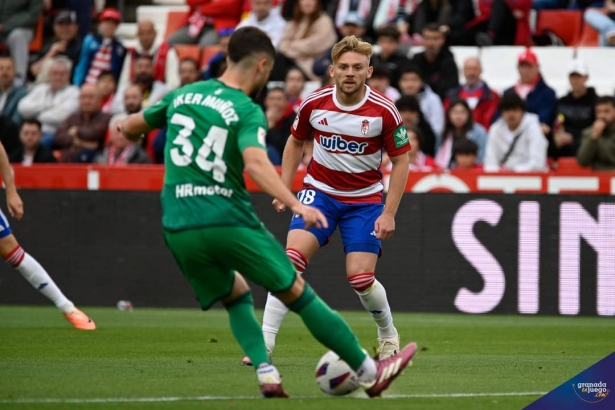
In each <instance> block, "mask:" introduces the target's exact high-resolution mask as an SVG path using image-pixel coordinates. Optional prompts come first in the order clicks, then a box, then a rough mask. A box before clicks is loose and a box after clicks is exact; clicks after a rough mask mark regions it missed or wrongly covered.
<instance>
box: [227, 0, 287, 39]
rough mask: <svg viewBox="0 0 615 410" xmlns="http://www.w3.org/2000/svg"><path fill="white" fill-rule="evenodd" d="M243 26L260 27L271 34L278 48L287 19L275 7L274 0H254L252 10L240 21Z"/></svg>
mask: <svg viewBox="0 0 615 410" xmlns="http://www.w3.org/2000/svg"><path fill="white" fill-rule="evenodd" d="M242 27H258V28H260V29H261V30H263V31H264V32H265V33H267V34H268V35H269V37H270V38H271V42H272V43H273V46H274V47H275V48H278V45H279V44H280V40H281V39H282V34H283V33H284V29H285V28H286V20H284V18H283V17H282V16H281V15H280V10H279V8H277V7H273V1H272V0H252V11H251V12H250V14H249V15H248V17H246V18H245V19H243V20H242V21H241V23H239V25H238V26H237V29H240V28H242Z"/></svg>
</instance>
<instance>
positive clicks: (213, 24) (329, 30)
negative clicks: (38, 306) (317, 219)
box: [0, 0, 615, 172]
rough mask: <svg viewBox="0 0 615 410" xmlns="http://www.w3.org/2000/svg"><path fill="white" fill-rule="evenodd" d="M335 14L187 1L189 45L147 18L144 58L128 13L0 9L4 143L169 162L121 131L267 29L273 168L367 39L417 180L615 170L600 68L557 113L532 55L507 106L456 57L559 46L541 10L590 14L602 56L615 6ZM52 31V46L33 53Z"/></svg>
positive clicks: (299, 5)
mask: <svg viewBox="0 0 615 410" xmlns="http://www.w3.org/2000/svg"><path fill="white" fill-rule="evenodd" d="M324 3H325V5H324V6H323V5H322V4H321V3H320V2H319V1H318V0H286V1H282V0H279V1H275V0H217V1H216V0H186V4H187V5H188V6H189V11H188V12H186V13H185V19H184V21H183V22H182V24H181V25H180V27H179V28H178V29H177V30H176V31H174V32H173V33H171V34H170V35H169V36H167V38H166V39H164V40H162V41H160V38H161V36H158V35H157V32H156V26H155V24H154V23H153V22H152V21H149V20H141V21H139V22H138V24H137V33H136V37H137V44H136V46H134V47H130V48H127V47H126V46H125V45H124V44H122V41H120V40H119V38H118V36H117V29H118V26H119V24H120V23H121V22H122V15H121V13H120V12H119V11H118V10H116V9H113V8H105V7H104V0H102V1H101V0H97V1H96V2H94V0H21V1H14V0H0V51H1V52H2V53H3V54H1V55H0V127H1V129H2V131H3V132H2V135H1V137H0V139H1V141H2V143H3V144H4V146H5V148H6V150H7V152H8V153H9V157H10V159H11V161H12V162H14V163H21V164H24V165H29V164H32V163H39V162H65V163H68V162H71V163H100V164H109V165H125V164H142V163H162V162H163V151H164V145H165V142H166V129H164V128H163V129H162V130H155V131H152V132H151V133H150V134H149V135H146V136H144V138H143V140H142V143H141V144H134V143H130V142H128V141H127V140H126V139H125V138H123V136H122V135H121V134H120V133H118V132H115V131H114V124H115V123H116V122H117V121H119V120H121V119H123V118H125V117H126V116H127V115H128V114H132V113H136V112H139V111H141V110H142V109H144V108H147V107H149V106H151V105H153V104H155V103H156V102H158V101H159V100H160V99H161V98H163V97H164V96H165V95H166V94H167V93H168V92H170V91H172V90H174V89H176V88H177V87H181V86H182V85H185V84H189V83H192V82H195V81H198V80H205V79H210V78H216V77H218V76H219V75H220V74H221V73H222V72H224V69H225V62H226V59H225V58H226V48H227V45H228V41H229V38H230V36H231V35H232V33H233V30H234V29H236V28H237V27H243V26H256V27H259V28H261V29H263V30H264V31H266V32H267V33H268V34H269V35H270V37H271V39H272V42H273V43H274V45H275V46H276V49H277V50H278V54H277V58H276V62H275V67H274V70H273V72H272V74H271V78H270V82H269V84H268V86H267V88H266V90H264V92H263V93H261V95H258V96H254V98H255V99H256V100H257V101H259V102H260V103H261V105H262V107H263V110H264V112H265V114H266V118H267V121H268V124H269V130H268V134H267V148H268V152H269V156H270V159H271V160H272V162H273V163H274V164H279V163H280V161H281V155H282V151H283V149H284V145H285V143H286V139H287V138H288V135H289V132H288V130H289V127H290V125H291V124H292V123H293V120H294V117H295V113H296V112H297V110H298V108H299V106H300V104H301V101H302V96H305V92H304V89H305V87H306V84H307V83H308V82H315V81H319V82H320V83H321V84H322V85H327V84H330V82H331V79H330V77H329V75H328V67H329V65H330V64H331V60H330V50H331V48H332V46H333V45H334V44H335V43H336V42H337V41H338V39H339V38H341V37H343V36H346V35H356V36H359V37H363V38H364V39H367V40H369V41H372V42H373V44H374V45H375V50H376V53H375V54H374V56H373V59H372V64H373V67H374V69H373V75H372V77H371V78H370V79H369V80H368V84H369V85H370V86H371V87H372V88H373V89H375V90H378V91H379V92H381V93H383V94H384V95H386V96H387V97H388V98H390V99H391V100H392V101H394V102H395V104H396V105H397V108H398V110H399V111H400V113H401V116H402V118H403V121H404V124H405V126H406V128H407V131H408V134H409V137H410V141H411V144H412V147H413V149H412V151H411V152H410V157H411V169H413V170H427V171H429V170H446V169H463V170H468V171H473V170H483V169H484V170H486V171H496V170H509V171H518V172H525V171H545V170H548V169H549V167H550V165H549V164H550V162H549V160H548V159H549V158H556V159H557V158H562V157H576V158H577V161H578V164H579V165H581V166H590V167H592V168H593V169H599V170H608V169H612V170H613V169H615V100H614V97H613V90H600V91H601V92H597V91H596V90H595V89H594V88H591V87H588V86H587V81H588V76H589V68H588V63H591V64H599V63H600V62H596V61H581V60H579V59H574V60H572V61H568V62H564V63H565V64H569V68H568V75H569V82H570V92H569V93H568V94H567V95H565V96H563V97H562V98H559V99H558V98H557V96H556V92H555V91H554V90H553V89H552V88H551V87H549V78H544V77H543V76H542V74H541V70H540V67H541V66H540V61H539V58H538V56H537V54H536V53H534V52H533V51H532V50H531V49H530V48H528V49H526V50H525V51H524V52H522V53H521V54H520V55H519V56H518V58H517V69H518V79H511V82H510V87H509V88H508V89H506V90H505V91H504V92H503V93H502V95H500V94H499V93H498V92H496V91H495V90H494V89H492V88H490V86H489V84H487V83H486V82H485V81H484V80H483V78H482V76H481V74H482V67H481V61H480V59H478V58H475V57H471V58H468V59H467V60H465V62H464V63H463V67H458V66H457V63H456V61H455V58H454V56H453V54H452V53H451V51H450V48H449V47H450V46H468V45H478V46H481V47H487V46H497V45H522V46H531V45H545V44H553V45H557V44H559V43H560V42H561V40H560V39H559V38H557V36H556V35H555V34H554V33H553V32H547V31H541V32H534V33H532V32H531V30H530V27H531V25H530V14H531V13H530V11H531V10H532V8H533V9H536V10H544V9H549V8H560V9H561V8H574V9H581V10H584V11H583V13H584V18H585V20H586V22H587V24H589V25H590V26H591V27H593V28H595V30H596V31H597V32H598V35H599V43H600V45H601V46H605V47H606V46H615V3H614V1H613V0H606V1H605V2H604V3H596V2H593V1H587V0H574V1H569V0H533V1H531V0H478V2H477V3H476V4H477V6H478V7H477V8H476V9H475V7H474V2H472V1H471V0H423V1H414V0H413V1H405V0H379V1H378V0H377V1H371V0H336V1H327V2H324ZM93 16H95V17H93ZM45 21H49V22H50V24H49V25H50V27H51V30H52V35H51V36H49V38H46V39H45V40H44V41H43V42H42V44H41V47H40V49H39V50H38V51H37V52H33V53H30V52H29V49H30V45H31V41H33V39H34V38H35V37H36V35H40V32H41V30H43V27H42V26H43V25H44V22H45ZM93 27H95V28H94V29H93ZM185 44H194V45H197V46H198V47H200V48H201V49H202V50H213V52H212V53H211V55H210V56H209V58H207V60H206V61H205V64H202V61H200V60H199V59H196V58H193V57H187V56H182V55H181V53H180V52H179V51H178V47H180V46H181V45H185ZM415 47H420V48H421V49H422V50H423V51H421V52H418V53H415V52H414V50H415ZM613 51H614V52H615V50H613ZM460 72H461V73H462V74H463V77H462V78H464V79H465V80H464V81H463V82H460V78H459V73H460ZM600 94H602V95H600ZM307 161H309V153H308V154H307V155H306V158H305V163H306V164H307ZM387 166H389V164H388V161H387V158H386V156H385V158H384V161H383V167H387Z"/></svg>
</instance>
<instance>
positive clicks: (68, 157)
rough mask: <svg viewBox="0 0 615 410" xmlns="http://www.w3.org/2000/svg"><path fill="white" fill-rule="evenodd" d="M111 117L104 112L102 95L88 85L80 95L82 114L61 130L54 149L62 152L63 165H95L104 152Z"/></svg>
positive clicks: (70, 117) (63, 124)
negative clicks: (96, 159)
mask: <svg viewBox="0 0 615 410" xmlns="http://www.w3.org/2000/svg"><path fill="white" fill-rule="evenodd" d="M110 119H111V116H110V115H109V114H106V113H104V112H102V111H101V110H100V92H99V91H98V87H96V86H95V85H93V84H84V85H83V87H81V93H80V94H79V110H78V111H77V112H76V113H74V114H72V115H70V116H69V117H68V118H67V119H66V120H65V121H64V122H63V123H62V124H61V125H60V127H59V128H58V131H57V132H56V136H55V139H54V146H55V147H57V148H59V149H62V162H79V163H91V162H92V161H93V160H94V157H96V155H97V154H98V153H99V152H100V148H101V147H102V145H103V142H104V140H105V133H106V132H107V126H108V125H109V120H110Z"/></svg>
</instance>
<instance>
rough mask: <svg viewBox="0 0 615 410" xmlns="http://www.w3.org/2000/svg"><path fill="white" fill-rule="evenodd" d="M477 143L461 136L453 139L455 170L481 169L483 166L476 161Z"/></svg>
mask: <svg viewBox="0 0 615 410" xmlns="http://www.w3.org/2000/svg"><path fill="white" fill-rule="evenodd" d="M477 154H478V145H476V143H475V142H474V141H472V140H469V139H467V138H462V139H460V140H458V141H455V144H454V145H453V155H454V157H455V167H454V168H453V169H455V170H456V171H482V170H483V166H482V165H480V164H479V163H478V155H477Z"/></svg>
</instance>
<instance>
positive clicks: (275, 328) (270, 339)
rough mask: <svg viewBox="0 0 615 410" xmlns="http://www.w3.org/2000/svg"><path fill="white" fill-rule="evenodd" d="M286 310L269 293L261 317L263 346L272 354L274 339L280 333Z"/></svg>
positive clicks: (284, 306)
mask: <svg viewBox="0 0 615 410" xmlns="http://www.w3.org/2000/svg"><path fill="white" fill-rule="evenodd" d="M288 310H289V309H288V308H287V307H286V305H285V304H284V303H282V302H281V301H280V299H278V298H276V297H275V296H273V295H272V294H271V293H270V294H268V295H267V304H266V305H265V314H264V315H263V336H264V337H265V346H267V351H268V352H273V349H274V348H275V338H276V336H277V335H278V332H279V331H280V327H281V326H282V321H283V320H284V318H285V317H286V314H287V313H288Z"/></svg>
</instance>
